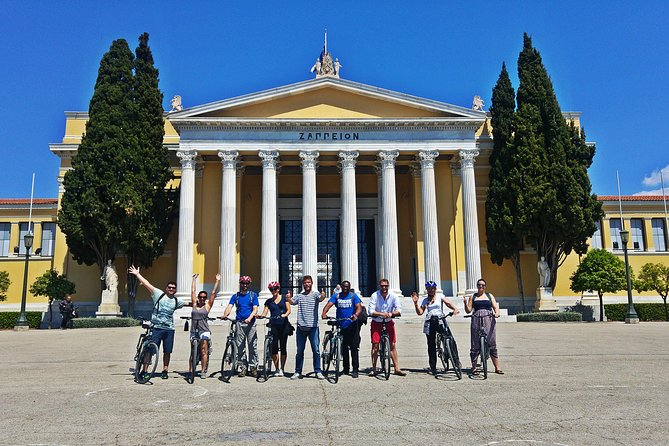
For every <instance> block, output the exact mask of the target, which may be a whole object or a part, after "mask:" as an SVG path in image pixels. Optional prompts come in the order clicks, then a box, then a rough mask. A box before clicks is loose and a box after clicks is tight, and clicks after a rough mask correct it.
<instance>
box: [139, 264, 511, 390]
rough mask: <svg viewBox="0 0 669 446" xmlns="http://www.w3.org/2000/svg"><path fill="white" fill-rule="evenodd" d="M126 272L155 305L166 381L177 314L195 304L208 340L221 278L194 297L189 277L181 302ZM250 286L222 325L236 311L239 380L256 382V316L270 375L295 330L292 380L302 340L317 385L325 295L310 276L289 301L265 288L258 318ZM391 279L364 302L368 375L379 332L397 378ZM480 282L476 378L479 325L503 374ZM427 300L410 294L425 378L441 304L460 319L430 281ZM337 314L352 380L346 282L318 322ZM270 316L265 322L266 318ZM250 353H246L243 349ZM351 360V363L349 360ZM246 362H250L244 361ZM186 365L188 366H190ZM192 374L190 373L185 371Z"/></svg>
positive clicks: (280, 365) (246, 280) (358, 303)
mask: <svg viewBox="0 0 669 446" xmlns="http://www.w3.org/2000/svg"><path fill="white" fill-rule="evenodd" d="M128 272H129V273H130V274H133V275H135V276H136V277H137V279H138V280H139V281H140V283H141V284H142V285H144V286H145V287H146V288H147V290H148V291H149V292H150V293H151V298H152V300H153V304H154V306H153V312H152V323H153V331H152V340H153V342H154V343H156V344H157V345H158V347H159V346H160V344H161V343H162V344H163V370H162V373H161V377H162V378H163V379H167V377H168V367H169V362H170V356H171V353H172V349H173V346H174V321H173V315H174V311H176V310H177V309H179V308H182V307H184V306H192V307H193V309H192V316H191V317H192V321H193V328H192V329H191V333H192V334H193V336H199V338H200V339H201V340H210V339H211V330H210V329H209V325H208V319H209V312H210V311H211V308H212V305H213V303H214V300H215V298H216V293H217V291H218V288H219V283H220V279H221V276H220V274H217V275H216V282H215V284H214V288H213V290H212V292H211V293H210V294H208V293H207V292H206V291H199V292H198V293H197V294H196V292H195V289H196V279H197V277H198V275H197V274H195V275H193V281H192V284H191V301H190V302H186V301H183V300H181V299H178V298H177V297H176V296H175V294H176V283H175V282H169V283H168V284H167V286H166V288H165V291H164V292H162V291H161V290H159V289H157V288H155V287H154V286H153V285H151V283H149V282H148V281H147V280H146V279H145V278H144V277H143V276H142V275H141V274H140V272H139V269H138V268H135V267H134V266H131V267H130V268H129V269H128ZM251 282H252V280H251V277H249V276H241V277H240V279H239V288H240V290H239V292H237V293H235V294H234V295H232V296H231V298H230V300H229V302H228V305H227V306H226V308H225V310H224V312H223V317H222V319H228V318H229V316H230V314H231V312H232V309H233V307H235V320H236V323H238V326H239V327H238V329H237V331H236V338H235V343H236V345H237V354H238V363H239V364H240V365H241V368H240V370H239V376H246V375H247V374H250V375H251V376H253V377H256V376H257V374H258V353H257V330H256V324H255V320H256V319H257V318H258V317H261V318H268V319H269V327H270V329H271V332H272V338H273V341H272V345H271V350H272V351H271V353H272V360H273V363H274V369H275V370H276V372H275V373H274V376H284V375H285V372H284V371H285V364H286V359H287V340H288V336H289V335H290V334H291V333H292V332H293V331H294V333H295V337H296V344H297V352H296V356H295V372H294V373H293V375H292V376H291V379H292V380H298V379H302V377H303V365H304V350H305V347H306V342H307V340H308V341H309V344H310V346H311V352H312V360H313V370H314V373H315V376H316V378H317V379H324V376H323V373H322V370H321V354H320V347H319V344H320V333H319V326H318V317H319V314H318V310H319V304H320V302H322V301H324V300H325V298H326V296H325V293H324V292H323V291H320V292H318V291H315V290H313V279H312V277H311V276H304V277H303V278H302V291H301V292H300V293H296V294H295V295H292V294H291V292H290V291H288V292H287V293H286V294H285V295H281V285H280V284H279V283H278V282H270V283H269V284H268V289H269V291H270V293H271V297H270V298H268V299H267V300H266V301H265V304H264V309H263V311H262V313H261V314H260V315H258V309H259V300H258V295H257V294H256V293H255V292H253V291H250V290H249V285H250V284H251ZM389 285H390V284H389V281H388V280H387V279H381V280H380V281H379V290H378V291H376V292H374V293H373V294H372V296H371V297H370V299H369V305H368V308H367V312H368V315H369V317H370V318H371V319H372V321H371V324H370V334H371V343H372V348H371V360H372V368H371V371H370V373H369V375H370V376H376V373H377V367H376V365H377V359H378V355H379V343H380V342H381V335H382V331H383V332H384V333H386V334H387V336H388V337H389V340H390V358H391V360H392V363H393V366H394V370H395V372H394V373H395V375H398V376H406V372H404V371H403V370H402V369H401V367H400V365H399V360H398V355H397V336H396V331H395V324H394V321H393V318H395V317H398V316H400V315H401V305H400V302H399V299H398V296H396V295H395V294H394V293H393V292H392V291H390V289H389ZM485 286H486V283H485V280H483V279H479V280H478V281H477V292H476V293H475V294H473V295H471V296H466V297H465V298H464V305H465V311H466V312H467V313H471V312H472V311H474V315H475V316H490V317H475V318H472V324H471V333H472V336H471V349H470V357H471V360H472V369H471V373H472V375H478V373H479V372H478V369H477V363H476V358H477V356H478V355H479V352H480V348H481V346H480V345H479V343H480V341H479V337H478V336H477V333H479V330H480V329H481V325H483V327H482V328H483V329H484V330H485V331H486V332H487V333H488V341H487V343H488V346H489V350H490V356H491V358H492V362H493V364H494V366H495V372H496V373H498V374H503V372H502V370H501V369H500V368H499V359H498V355H497V347H496V335H495V331H496V330H495V318H496V317H499V305H498V304H497V301H496V300H495V297H494V296H493V295H492V294H490V293H486V292H485ZM425 288H426V292H427V297H426V298H424V299H423V301H422V302H421V303H420V305H419V304H418V294H417V293H416V292H414V293H412V300H413V302H414V308H415V311H416V313H417V314H418V315H423V314H425V316H426V319H425V322H424V325H423V333H425V335H426V338H427V347H428V357H429V366H430V372H431V373H433V374H436V363H437V354H436V349H437V347H436V342H435V338H436V334H437V332H439V331H442V330H444V329H445V324H446V322H445V318H444V313H443V310H442V303H443V304H444V305H445V306H446V307H448V308H449V309H451V310H452V313H453V315H456V314H458V309H457V308H456V306H455V305H454V304H453V303H452V302H451V301H450V300H449V299H448V298H446V297H441V298H440V299H437V285H436V283H434V282H431V281H429V282H427V283H426V284H425ZM293 306H296V307H297V327H296V328H293V327H292V325H291V324H290V322H289V320H288V316H289V315H290V314H291V311H292V307H293ZM333 306H334V307H335V308H336V319H338V320H339V321H341V322H339V323H340V329H341V334H342V338H343V342H342V360H343V361H342V362H343V370H342V372H343V374H350V375H351V377H352V378H357V377H358V376H359V367H360V361H359V354H358V353H359V348H360V330H361V327H362V323H361V315H362V316H365V314H363V313H365V311H364V307H363V305H362V300H361V298H360V296H359V295H358V294H356V293H355V292H354V291H353V290H351V284H350V283H349V282H348V281H343V282H342V283H341V287H339V286H338V287H337V289H336V290H335V292H334V293H333V294H332V296H331V297H330V298H329V299H328V302H327V303H326V305H325V307H324V308H323V310H322V312H321V314H320V317H321V318H323V319H327V318H328V316H327V314H328V311H329V310H330V309H331V308H332V307H333ZM268 314H269V316H268ZM247 348H248V355H247V354H246V349H247ZM200 354H201V361H202V370H203V371H204V372H205V373H203V374H202V375H201V377H202V378H204V377H205V375H206V370H207V364H208V359H209V358H208V342H204V343H202V346H201V352H200ZM349 355H350V358H349ZM247 356H248V359H247ZM189 367H190V366H189ZM189 373H190V374H194V373H195V370H191V369H189Z"/></svg>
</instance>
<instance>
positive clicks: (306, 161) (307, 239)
mask: <svg viewBox="0 0 669 446" xmlns="http://www.w3.org/2000/svg"><path fill="white" fill-rule="evenodd" d="M300 158H301V159H302V275H303V276H311V277H312V278H313V279H314V289H318V274H317V273H318V265H317V261H318V244H317V243H318V233H317V230H318V227H317V214H316V164H317V161H318V152H316V151H313V150H309V151H305V150H302V151H300Z"/></svg>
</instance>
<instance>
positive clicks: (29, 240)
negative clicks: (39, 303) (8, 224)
mask: <svg viewBox="0 0 669 446" xmlns="http://www.w3.org/2000/svg"><path fill="white" fill-rule="evenodd" d="M34 238H35V236H34V235H33V233H32V231H28V233H27V234H26V235H25V236H24V237H23V245H24V246H25V247H26V264H25V268H24V269H23V295H22V296H21V313H20V314H19V319H18V320H17V321H16V325H15V326H14V330H27V329H28V327H29V326H28V319H27V318H26V296H27V294H28V261H29V260H30V248H32V247H33V239H34Z"/></svg>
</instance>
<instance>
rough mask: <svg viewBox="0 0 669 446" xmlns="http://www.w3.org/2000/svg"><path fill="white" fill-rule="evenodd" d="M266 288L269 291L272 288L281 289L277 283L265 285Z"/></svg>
mask: <svg viewBox="0 0 669 446" xmlns="http://www.w3.org/2000/svg"><path fill="white" fill-rule="evenodd" d="M267 288H268V289H269V290H270V291H271V290H273V289H274V288H281V284H280V283H279V282H270V283H268V284H267Z"/></svg>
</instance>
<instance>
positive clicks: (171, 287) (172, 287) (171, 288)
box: [167, 286, 177, 290]
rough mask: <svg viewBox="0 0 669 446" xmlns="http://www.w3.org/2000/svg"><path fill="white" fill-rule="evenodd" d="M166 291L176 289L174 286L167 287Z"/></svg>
mask: <svg viewBox="0 0 669 446" xmlns="http://www.w3.org/2000/svg"><path fill="white" fill-rule="evenodd" d="M167 289H168V290H176V289H177V287H175V286H168V287H167Z"/></svg>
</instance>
